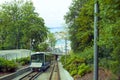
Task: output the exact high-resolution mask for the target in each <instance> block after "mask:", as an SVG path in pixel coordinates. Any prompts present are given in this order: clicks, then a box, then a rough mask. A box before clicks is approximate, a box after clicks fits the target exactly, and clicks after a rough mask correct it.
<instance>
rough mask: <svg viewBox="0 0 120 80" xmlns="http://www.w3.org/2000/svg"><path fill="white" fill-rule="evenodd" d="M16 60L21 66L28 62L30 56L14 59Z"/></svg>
mask: <svg viewBox="0 0 120 80" xmlns="http://www.w3.org/2000/svg"><path fill="white" fill-rule="evenodd" d="M16 62H17V63H19V64H21V65H22V66H24V65H27V64H29V63H30V57H26V58H20V59H16Z"/></svg>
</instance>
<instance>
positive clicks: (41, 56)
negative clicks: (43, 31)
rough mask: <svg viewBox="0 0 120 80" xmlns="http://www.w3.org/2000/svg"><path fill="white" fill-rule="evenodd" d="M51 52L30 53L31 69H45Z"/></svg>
mask: <svg viewBox="0 0 120 80" xmlns="http://www.w3.org/2000/svg"><path fill="white" fill-rule="evenodd" d="M51 58H52V54H51V53H48V52H36V53H34V54H32V55H31V65H30V67H31V68H32V70H33V71H40V70H43V71H45V70H46V69H47V68H48V67H49V66H50V63H51Z"/></svg>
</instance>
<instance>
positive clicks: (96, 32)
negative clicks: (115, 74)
mask: <svg viewBox="0 0 120 80" xmlns="http://www.w3.org/2000/svg"><path fill="white" fill-rule="evenodd" d="M94 1H95V3H94V76H93V78H94V80H98V69H99V66H98V63H99V62H98V45H97V41H98V15H97V14H98V0H94Z"/></svg>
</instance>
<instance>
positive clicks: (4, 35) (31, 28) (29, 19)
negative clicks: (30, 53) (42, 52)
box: [0, 0, 48, 49]
mask: <svg viewBox="0 0 120 80" xmlns="http://www.w3.org/2000/svg"><path fill="white" fill-rule="evenodd" d="M0 14H1V15H0V31H1V32H0V40H1V46H0V48H1V49H15V48H17V49H19V48H26V49H29V48H30V39H31V40H32V39H35V43H34V47H37V45H38V44H39V43H40V42H43V41H45V40H46V38H47V32H48V29H47V27H46V26H45V25H44V20H43V19H42V18H41V17H39V15H38V13H36V12H35V8H34V6H33V3H32V2H31V1H24V0H17V1H16V0H14V1H11V2H5V3H4V4H2V5H0Z"/></svg>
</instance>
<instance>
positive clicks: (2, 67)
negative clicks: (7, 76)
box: [0, 58, 18, 72]
mask: <svg viewBox="0 0 120 80" xmlns="http://www.w3.org/2000/svg"><path fill="white" fill-rule="evenodd" d="M17 68H18V65H17V64H16V63H14V62H13V61H8V60H5V59H4V58H0V71H1V72H14V71H15V70H16V69H17Z"/></svg>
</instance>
